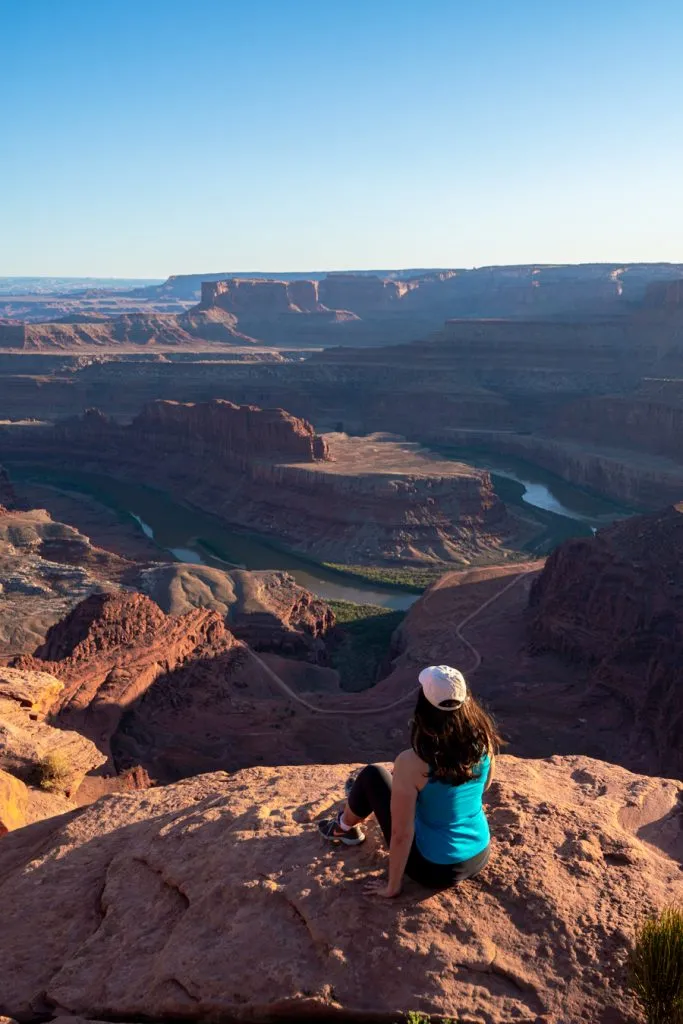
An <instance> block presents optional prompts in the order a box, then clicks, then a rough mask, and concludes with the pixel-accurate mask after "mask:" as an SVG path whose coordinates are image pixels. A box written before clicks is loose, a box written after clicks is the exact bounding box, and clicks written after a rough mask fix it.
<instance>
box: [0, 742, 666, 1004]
mask: <svg viewBox="0 0 683 1024" xmlns="http://www.w3.org/2000/svg"><path fill="white" fill-rule="evenodd" d="M350 767H351V766H345V765H337V766H334V767H330V766H325V767H320V766H306V767H290V768H272V769H267V768H262V767H257V768H249V769H246V770H244V771H241V772H238V773H236V774H234V775H232V776H229V775H226V774H224V773H217V774H213V775H207V776H200V777H196V778H193V779H189V780H186V781H184V782H182V783H178V784H176V785H173V786H169V787H163V788H159V789H152V790H148V791H146V792H143V793H137V794H125V795H116V796H109V797H106V798H104V799H102V800H100V801H98V802H97V803H96V804H93V805H92V806H90V807H88V808H86V809H84V810H81V811H79V812H74V813H72V814H71V815H68V816H62V817H61V818H57V819H54V820H53V821H47V822H42V823H40V824H39V825H36V826H32V827H30V828H26V829H22V830H20V831H18V832H15V833H13V834H11V835H9V836H7V837H5V839H4V840H3V843H2V844H1V845H0V901H1V902H2V907H3V913H2V915H0V946H1V948H2V949H3V951H4V952H3V967H4V968H5V973H4V981H3V985H2V991H1V992H0V1012H2V1013H7V1014H11V1015H14V1016H17V1017H26V1016H30V1017H31V1016H32V1017H35V1016H37V1015H42V1014H47V1013H50V1014H52V1015H54V1016H60V1015H76V1016H82V1017H85V1018H88V1019H98V1018H100V1019H105V1020H116V1019H124V1020H130V1021H135V1020H147V1021H163V1020H168V1019H173V1018H177V1019H183V1020H186V1021H189V1020H207V1019H212V1018H213V1019H218V1018H221V1019H226V1020H227V1019H229V1020H232V1021H255V1020H256V1021H258V1020H266V1019H267V1020H271V1019H273V1018H277V1019H278V1020H283V1021H286V1020H288V1021H300V1020H302V1019H303V1018H305V1017H307V1016H315V1017H316V1019H319V1018H321V1017H325V1018H327V1017H328V1016H330V1017H334V1016H341V1017H342V1018H343V1019H355V1020H370V1019H372V1020H376V1021H383V1022H389V1021H395V1020H396V1019H397V1017H398V1016H399V1014H405V1013H407V1011H409V1010H419V1011H422V1012H424V1013H431V1014H439V1015H444V1016H448V1017H453V1018H455V1019H457V1020H458V1021H459V1022H467V1024H509V1022H511V1021H515V1020H519V1021H529V1022H531V1021H534V1022H539V1024H540V1022H545V1024H560V1022H562V1024H566V1022H569V1021H571V1022H574V1021H579V1020H587V1021H591V1022H598V1021H599V1022H601V1024H608V1022H609V1024H627V1022H629V1021H631V1020H632V1019H633V1014H634V1006H633V1002H632V1000H631V997H630V996H629V994H628V992H627V990H626V987H625V977H624V963H625V959H626V956H627V953H628V949H629V946H630V944H631V942H632V939H633V934H634V929H635V927H636V926H637V924H638V923H639V922H640V921H641V920H642V918H643V916H644V915H645V914H647V913H650V912H652V911H653V910H654V909H656V908H657V907H660V906H664V905H666V904H668V903H670V902H672V901H673V900H676V899H678V900H680V898H681V896H683V891H682V889H683V880H682V876H681V872H680V868H679V860H680V857H681V854H682V853H683V849H682V835H683V833H682V832H681V820H682V819H681V801H680V797H681V793H682V791H683V786H682V785H681V784H680V783H677V782H673V781H667V780H664V779H656V778H646V777H642V776H636V775H632V774H631V773H629V772H627V771H625V770H624V769H622V768H618V767H615V766H613V765H608V764H604V763H601V762H598V761H593V760H590V759H588V758H581V757H566V758H561V757H553V758H549V759H547V760H538V761H524V760H518V759H516V758H511V757H503V758H501V759H500V763H499V765H498V772H497V779H496V781H495V783H494V785H493V787H492V789H491V791H490V793H489V798H488V803H489V808H488V810H489V816H490V821H491V826H492V833H493V855H492V859H491V862H490V864H489V866H488V867H487V868H486V869H485V871H484V872H482V874H481V875H480V876H479V877H478V878H476V879H473V880H470V881H469V882H466V883H464V884H462V885H461V886H459V887H458V888H457V889H454V890H447V891H445V892H442V893H440V894H433V893H430V892H428V891H426V890H424V889H421V888H420V887H419V886H417V885H416V884H415V883H412V882H408V883H407V884H406V885H405V887H404V891H403V893H402V895H401V896H400V897H398V898H397V899H395V900H392V901H384V900H380V899H377V898H372V897H369V896H364V895H363V893H364V884H365V883H366V881H367V880H368V879H371V878H375V877H378V876H379V874H380V872H381V871H382V870H383V869H384V868H385V867H386V860H387V858H386V854H385V853H384V851H383V848H382V846H381V844H380V842H379V840H378V835H377V831H376V828H375V827H374V826H371V827H370V829H369V838H368V841H367V842H366V844H365V845H364V846H362V847H360V848H356V849H348V848H341V849H336V848H332V847H330V846H328V845H326V844H325V843H324V842H323V840H322V839H321V838H320V836H319V835H318V833H317V829H316V827H315V819H316V818H318V817H320V816H323V815H325V814H327V813H329V812H330V811H331V810H332V809H333V808H335V807H336V806H337V805H338V801H339V798H340V794H341V793H343V785H344V780H345V778H346V776H347V773H348V771H349V770H350ZM37 892H39V893H40V896H39V898H37V897H36V894H37Z"/></svg>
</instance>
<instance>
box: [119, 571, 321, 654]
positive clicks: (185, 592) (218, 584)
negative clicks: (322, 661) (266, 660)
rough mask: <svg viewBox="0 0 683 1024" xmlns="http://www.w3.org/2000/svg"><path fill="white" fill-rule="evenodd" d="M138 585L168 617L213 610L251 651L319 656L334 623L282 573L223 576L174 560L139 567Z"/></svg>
mask: <svg viewBox="0 0 683 1024" xmlns="http://www.w3.org/2000/svg"><path fill="white" fill-rule="evenodd" d="M138 585H139V586H140V589H141V590H143V591H144V592H145V593H146V594H149V596H150V597H151V598H153V600H154V601H156V603H157V604H158V605H159V606H160V607H161V608H162V609H163V611H165V612H166V613H167V614H169V615H183V614H185V612H188V611H190V609H192V608H212V609H214V610H215V611H217V612H219V613H220V614H221V615H222V616H223V617H224V618H225V621H226V624H227V625H228V627H229V628H230V630H231V632H232V633H234V634H235V636H237V637H239V638H240V639H241V640H244V641H245V642H246V643H248V644H249V645H250V646H251V647H254V648H255V649H256V650H283V651H284V653H294V652H297V653H299V652H300V653H310V654H311V655H314V654H315V653H316V650H321V652H323V653H324V650H325V647H324V643H322V645H321V644H320V643H319V642H317V641H319V640H321V639H322V638H323V637H324V636H325V634H326V633H327V632H328V631H329V630H330V629H332V628H333V626H334V624H335V618H334V614H333V613H332V611H331V610H330V608H329V607H328V606H327V605H326V604H325V602H324V601H321V600H320V599H319V598H316V597H315V596H314V595H313V594H311V593H309V591H307V590H305V589H304V588H303V587H300V586H299V585H298V584H297V583H296V581H295V580H294V578H293V577H292V576H290V575H289V573H286V572H273V571H263V572H249V571H247V570H244V569H232V570H230V571H229V572H227V571H223V570H221V569H214V568H212V567H211V566H208V565H190V564H185V563H177V562H176V563H169V564H166V565H163V564H158V565H153V566H151V567H150V568H148V569H144V570H143V571H142V572H141V573H140V577H139V581H138Z"/></svg>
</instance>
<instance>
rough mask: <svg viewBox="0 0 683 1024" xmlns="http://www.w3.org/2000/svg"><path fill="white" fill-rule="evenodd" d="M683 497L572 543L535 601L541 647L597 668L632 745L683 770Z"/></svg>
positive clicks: (534, 628) (659, 767)
mask: <svg viewBox="0 0 683 1024" xmlns="http://www.w3.org/2000/svg"><path fill="white" fill-rule="evenodd" d="M681 566H683V504H679V505H675V506H672V507H671V508H668V509H666V510H664V511H663V512H660V513H655V514H653V515H649V516H642V517H637V518H634V519H630V520H627V521H625V522H622V523H619V524H617V525H614V526H611V527H608V528H606V529H603V530H600V531H599V533H598V534H597V536H596V537H594V538H592V539H587V540H574V541H568V542H567V543H565V544H563V545H561V547H559V548H558V549H557V550H556V551H554V552H553V554H552V555H551V556H550V558H549V559H548V562H547V564H546V567H545V569H544V571H543V573H542V574H541V576H540V577H539V579H538V580H537V581H536V583H535V584H534V587H533V589H532V592H531V597H530V602H529V615H530V622H529V636H530V641H531V644H532V649H533V650H534V651H538V650H541V651H544V650H551V651H556V652H558V653H559V654H561V655H562V656H563V657H564V658H566V659H570V660H571V661H572V662H574V663H578V664H579V665H580V664H585V665H588V666H590V670H591V679H592V683H593V686H594V687H595V689H596V690H597V691H598V693H599V692H608V693H611V694H615V695H617V696H618V698H619V699H620V700H621V701H623V703H624V704H625V706H626V707H627V709H628V711H629V713H630V715H631V717H632V726H631V729H630V733H631V735H630V737H629V745H630V746H634V745H636V744H638V745H640V746H643V745H647V746H648V747H649V748H650V749H651V750H652V751H653V754H652V756H653V758H654V763H653V770H654V771H657V772H659V773H661V774H666V775H675V776H677V777H683V751H682V750H681V745H680V736H681V731H682V730H683V710H682V708H683V704H682V702H681V685H682V682H681V667H680V665H681V650H683V572H682V570H681Z"/></svg>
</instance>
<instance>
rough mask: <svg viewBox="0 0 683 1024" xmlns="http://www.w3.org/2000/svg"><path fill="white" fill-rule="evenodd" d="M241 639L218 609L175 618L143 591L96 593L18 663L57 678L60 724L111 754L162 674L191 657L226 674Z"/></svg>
mask: <svg viewBox="0 0 683 1024" xmlns="http://www.w3.org/2000/svg"><path fill="white" fill-rule="evenodd" d="M234 645H235V640H234V639H233V637H232V635H231V634H230V632H229V631H228V630H227V629H226V628H225V625H224V623H223V619H222V618H221V616H220V615H219V614H218V613H217V612H214V611H209V610H206V609H193V610H192V611H190V612H187V613H186V614H185V615H182V616H179V617H171V616H167V615H165V614H164V612H162V610H161V608H159V606H158V605H156V604H155V603H154V602H153V601H151V600H150V599H149V598H148V597H145V596H144V595H142V594H134V593H125V592H124V593H115V594H94V595H93V596H92V597H89V598H86V600H85V601H82V602H81V603H80V604H79V605H77V606H76V608H74V610H73V611H72V612H71V613H70V614H69V615H68V616H67V617H66V619H64V621H63V622H60V623H58V624H57V625H56V626H54V627H53V628H52V629H51V630H50V631H49V633H48V635H47V638H46V641H45V643H44V644H43V645H42V646H41V647H40V648H38V650H37V651H36V654H35V656H34V657H32V658H30V657H22V658H20V659H17V661H16V662H15V665H16V667H19V668H34V669H39V670H44V671H48V672H52V673H53V674H54V675H55V676H57V678H58V679H60V680H61V681H62V682H63V683H64V689H63V691H62V693H61V694H60V695H59V697H58V699H57V701H56V703H55V704H54V705H53V712H56V713H58V714H59V722H60V724H61V725H62V726H65V727H69V728H72V729H73V728H75V729H77V730H78V731H80V732H82V733H83V735H86V736H88V737H90V738H91V739H92V740H93V741H94V742H95V743H96V744H97V745H98V746H99V748H100V749H101V750H102V751H103V752H104V753H105V754H106V755H107V756H109V754H110V748H109V743H110V739H111V736H112V734H113V733H114V732H115V731H116V729H117V728H118V725H119V722H120V720H121V716H122V715H123V714H124V712H125V711H126V709H127V708H129V707H130V706H131V705H132V704H133V703H134V702H135V701H137V700H139V699H140V697H141V696H142V695H143V694H144V693H145V692H146V691H147V690H148V689H149V688H150V687H151V686H153V685H154V684H155V683H156V681H157V680H158V679H160V678H165V677H166V676H168V674H169V673H172V672H173V671H174V670H175V669H177V668H179V667H180V666H183V665H185V664H186V663H190V664H194V663H196V664H197V665H198V666H201V665H202V664H204V663H210V665H211V669H212V670H215V671H216V672H217V673H223V674H225V672H226V671H227V670H228V667H229V663H230V660H231V650H232V648H233V646H234ZM216 659H218V663H217V664H216V665H214V662H215V661H216Z"/></svg>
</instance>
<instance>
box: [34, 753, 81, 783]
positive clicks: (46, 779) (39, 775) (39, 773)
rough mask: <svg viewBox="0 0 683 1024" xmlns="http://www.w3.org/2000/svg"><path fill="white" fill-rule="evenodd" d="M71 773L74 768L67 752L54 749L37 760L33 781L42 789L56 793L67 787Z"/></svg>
mask: <svg viewBox="0 0 683 1024" xmlns="http://www.w3.org/2000/svg"><path fill="white" fill-rule="evenodd" d="M71 775H72V768H71V764H70V762H69V759H68V757H67V756H66V754H64V753H63V752H62V751H60V750H53V751H52V752H51V753H49V754H46V755H45V757H41V759H40V760H39V761H36V763H35V765H34V768H33V779H32V781H34V784H35V785H36V786H39V787H40V789H44V790H46V791H47V792H49V793H54V792H57V791H60V790H64V789H66V788H67V786H68V784H69V780H70V779H71Z"/></svg>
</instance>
